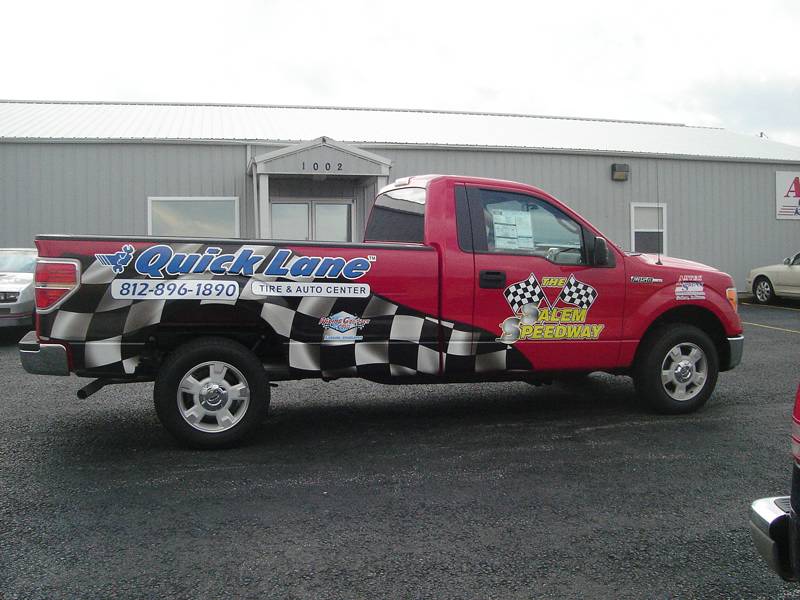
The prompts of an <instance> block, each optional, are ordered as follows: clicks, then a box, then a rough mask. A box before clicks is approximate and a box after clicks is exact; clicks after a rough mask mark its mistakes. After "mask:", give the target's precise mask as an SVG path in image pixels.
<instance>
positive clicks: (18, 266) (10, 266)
mask: <svg viewBox="0 0 800 600" xmlns="http://www.w3.org/2000/svg"><path fill="white" fill-rule="evenodd" d="M35 268H36V253H34V252H0V273H33V271H34V269H35Z"/></svg>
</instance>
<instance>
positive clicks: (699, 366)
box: [634, 323, 719, 414]
mask: <svg viewBox="0 0 800 600" xmlns="http://www.w3.org/2000/svg"><path fill="white" fill-rule="evenodd" d="M641 343H642V345H643V346H642V348H641V354H640V356H639V357H638V359H637V363H636V367H635V369H634V383H635V385H636V390H637V392H638V393H639V396H640V397H641V398H642V400H643V401H645V402H646V403H647V404H648V405H649V406H650V407H651V408H652V409H653V410H655V411H657V412H661V413H666V414H680V413H689V412H693V411H695V410H697V409H698V408H700V407H701V406H703V405H704V404H705V403H706V401H707V400H708V398H709V396H711V393H712V392H713V391H714V386H715V385H716V383H717V375H718V373H719V359H718V356H717V349H716V347H715V346H714V343H713V342H712V341H711V338H709V337H708V335H707V334H706V333H705V332H704V331H702V330H701V329H698V328H697V327H694V326H692V325H686V324H682V323H679V324H670V325H664V326H662V327H660V328H659V329H657V330H655V331H653V332H651V333H650V334H648V335H647V336H646V337H645V339H643V340H642V342H641Z"/></svg>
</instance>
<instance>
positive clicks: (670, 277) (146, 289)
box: [19, 175, 743, 447]
mask: <svg viewBox="0 0 800 600" xmlns="http://www.w3.org/2000/svg"><path fill="white" fill-rule="evenodd" d="M365 240H366V241H365V242H364V243H360V244H355V243H316V242H308V241H304V242H294V241H279V240H238V239H237V240H231V239H227V240H214V239H187V238H175V239H155V238H151V237H135V236H134V237H93V236H55V235H41V236H38V237H37V238H36V246H37V248H38V250H39V257H40V258H39V261H38V263H37V267H36V276H35V280H36V283H35V289H36V306H37V326H36V331H35V332H30V333H29V334H28V335H27V336H25V338H23V340H22V341H21V342H20V344H19V351H20V357H21V361H22V364H23V366H24V367H25V369H26V370H27V371H28V372H30V373H35V374H52V375H68V374H70V373H75V374H77V375H78V376H81V377H92V378H95V381H93V382H91V383H89V384H88V385H87V386H86V387H84V388H82V389H81V390H80V391H79V392H78V395H79V397H86V396H88V395H89V394H92V393H94V392H95V391H97V390H98V389H100V388H101V387H102V386H103V385H106V384H108V383H123V382H127V381H155V386H154V399H155V408H156V411H157V413H158V416H159V418H160V419H161V421H162V423H163V424H164V425H165V426H166V428H167V429H168V430H169V431H170V432H172V433H173V434H174V435H175V436H176V437H178V438H179V439H180V440H182V441H183V442H185V443H187V444H189V445H193V446H202V447H220V446H227V445H231V444H233V443H236V442H238V441H239V440H240V439H242V437H243V436H245V435H246V434H248V433H250V432H251V431H252V430H253V429H254V428H255V427H256V426H257V425H258V424H259V423H260V422H261V421H262V419H263V418H264V417H265V415H266V411H267V408H268V403H269V389H270V382H271V381H279V380H289V379H300V378H308V377H315V378H322V379H324V380H331V379H336V378H339V377H361V378H365V379H369V380H372V381H377V382H381V383H391V384H404V383H423V382H424V383H435V382H442V383H444V382H469V381H507V380H522V381H528V382H531V383H541V382H547V381H548V380H550V379H552V378H553V376H555V375H558V374H561V373H563V372H572V373H587V372H591V371H607V372H610V373H618V374H630V375H632V376H633V378H634V381H635V385H636V388H637V390H638V391H639V393H640V394H641V396H642V398H643V400H645V401H646V402H647V403H648V404H649V405H650V406H651V407H652V408H654V409H655V410H658V411H661V412H666V413H685V412H690V411H693V410H695V409H697V408H698V407H700V406H702V405H703V404H704V403H705V402H706V400H707V399H708V397H709V395H710V394H711V392H712V391H713V388H714V386H715V384H716V380H717V374H718V373H719V372H720V371H725V370H728V369H731V368H733V367H734V366H736V365H737V364H738V363H739V361H740V359H741V355H742V346H743V337H742V327H741V322H740V319H739V316H738V313H737V297H736V290H735V288H734V284H733V281H732V279H731V277H730V276H729V275H727V274H725V273H722V272H720V271H718V270H715V269H713V268H711V267H707V266H704V265H701V264H698V263H694V262H689V261H685V260H678V259H674V258H666V257H660V256H659V257H657V256H654V255H645V254H637V253H625V252H622V251H620V250H619V249H618V248H616V247H615V246H614V244H612V243H610V242H608V241H607V240H606V239H605V238H604V237H603V236H602V234H600V233H599V232H598V231H597V230H596V229H595V228H594V227H593V226H592V225H591V224H590V223H588V222H587V221H586V220H585V219H583V218H582V217H581V216H580V215H578V214H576V213H575V212H573V211H572V210H570V209H569V208H568V207H566V206H564V205H563V204H561V203H560V202H559V201H558V200H556V199H555V198H553V197H552V196H550V195H549V194H547V193H545V192H544V191H542V190H539V189H537V188H535V187H531V186H528V185H523V184H520V183H513V182H509V181H498V180H492V179H479V178H472V177H454V176H434V175H431V176H420V177H410V178H404V179H402V180H398V181H397V182H395V183H394V184H393V185H390V186H388V187H387V188H385V189H383V190H382V191H381V192H380V194H379V195H378V196H377V198H376V199H375V203H374V206H373V209H372V212H371V216H370V219H369V221H368V225H367V229H366V233H365Z"/></svg>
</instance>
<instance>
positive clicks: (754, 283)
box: [750, 273, 772, 292]
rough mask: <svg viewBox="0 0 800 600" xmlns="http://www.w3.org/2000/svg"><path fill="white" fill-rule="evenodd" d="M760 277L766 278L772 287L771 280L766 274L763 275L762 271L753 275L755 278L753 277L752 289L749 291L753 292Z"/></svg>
mask: <svg viewBox="0 0 800 600" xmlns="http://www.w3.org/2000/svg"><path fill="white" fill-rule="evenodd" d="M760 279H766V280H767V281H768V282H769V285H770V287H772V280H771V279H770V278H769V276H767V275H764V273H759V274H758V275H756V276H755V278H754V279H753V289H752V290H750V291H751V292H755V289H756V283H758V281H759V280H760Z"/></svg>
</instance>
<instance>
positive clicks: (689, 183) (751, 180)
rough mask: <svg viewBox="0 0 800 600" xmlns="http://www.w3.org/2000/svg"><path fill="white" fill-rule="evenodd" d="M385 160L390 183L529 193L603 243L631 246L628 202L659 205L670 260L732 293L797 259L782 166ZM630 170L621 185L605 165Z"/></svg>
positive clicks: (396, 153)
mask: <svg viewBox="0 0 800 600" xmlns="http://www.w3.org/2000/svg"><path fill="white" fill-rule="evenodd" d="M372 150H373V151H374V152H377V153H379V154H382V155H383V156H386V157H388V158H391V159H392V160H393V164H392V175H391V177H392V178H393V179H394V178H397V177H405V176H408V175H415V174H423V173H448V174H463V175H477V176H484V177H498V178H502V179H510V180H513V181H521V182H524V183H530V184H532V185H535V186H538V187H540V188H542V189H544V190H546V191H548V192H550V193H552V194H553V195H555V196H556V197H557V198H558V199H560V200H561V201H563V202H564V203H565V204H567V205H568V206H570V207H571V208H573V209H575V210H576V211H577V212H579V213H581V214H582V215H583V216H585V217H586V218H588V219H589V221H591V222H592V223H593V224H594V225H595V226H597V227H598V228H599V229H600V230H601V231H602V232H604V233H605V235H607V236H608V238H609V239H611V240H613V241H614V242H616V243H617V244H618V245H619V246H621V247H622V248H624V249H629V248H630V226H631V223H630V205H631V203H632V202H662V203H664V204H665V205H667V207H668V208H667V249H668V251H669V254H670V255H671V256H675V257H680V258H687V259H690V260H695V261H698V262H702V263H705V264H708V265H711V266H713V267H716V268H719V269H721V270H723V271H726V272H728V273H730V274H731V275H732V276H733V277H734V279H735V280H736V285H737V288H738V289H739V290H744V289H745V287H746V281H745V280H746V277H747V273H748V271H749V270H750V269H751V268H753V267H756V266H760V265H765V264H774V263H777V262H781V260H783V258H784V257H786V256H789V255H790V254H792V253H793V252H798V251H800V222H798V221H778V220H777V219H775V171H786V170H797V171H800V164H799V165H797V166H796V167H792V166H791V165H785V164H764V163H737V162H727V161H698V160H675V159H666V158H663V159H661V158H627V159H620V158H618V157H607V156H587V155H565V154H539V153H526V152H493V151H458V150H434V149H431V150H424V149H423V150H419V149H413V150H412V149H397V148H389V147H387V148H373V149H372ZM614 162H625V163H628V164H629V165H630V168H631V176H630V179H629V180H628V181H627V182H624V183H620V182H614V181H611V164H612V163H614Z"/></svg>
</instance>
